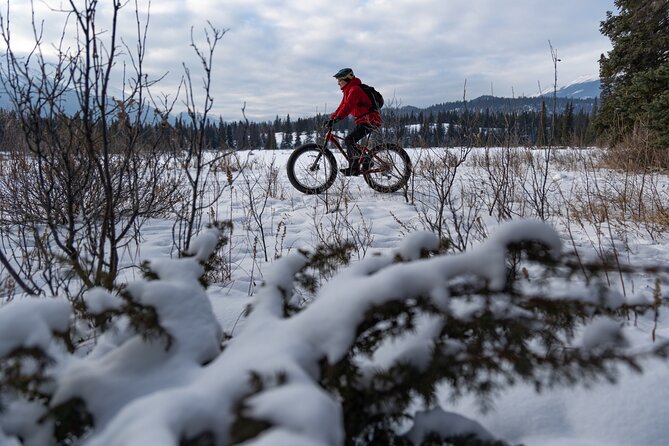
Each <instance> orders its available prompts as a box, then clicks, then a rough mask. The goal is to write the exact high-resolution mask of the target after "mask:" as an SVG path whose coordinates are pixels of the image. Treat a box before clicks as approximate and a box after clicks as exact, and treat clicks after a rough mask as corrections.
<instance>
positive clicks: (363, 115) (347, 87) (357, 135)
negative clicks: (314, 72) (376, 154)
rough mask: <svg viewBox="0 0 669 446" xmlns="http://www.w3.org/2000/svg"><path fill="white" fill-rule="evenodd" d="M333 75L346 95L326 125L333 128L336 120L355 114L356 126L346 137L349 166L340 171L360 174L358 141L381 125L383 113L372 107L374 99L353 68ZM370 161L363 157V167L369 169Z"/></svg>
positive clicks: (350, 174)
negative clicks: (363, 86) (365, 90)
mask: <svg viewBox="0 0 669 446" xmlns="http://www.w3.org/2000/svg"><path fill="white" fill-rule="evenodd" d="M333 77H335V78H337V83H338V84H339V88H341V91H342V92H343V93H344V97H343V98H342V100H341V103H340V104H339V107H337V110H335V112H334V113H332V115H331V116H330V119H328V120H327V121H326V122H325V125H326V126H327V127H328V128H329V129H332V126H333V125H334V124H335V122H337V121H340V120H342V119H345V118H346V117H347V116H348V115H353V117H354V118H355V128H354V129H353V130H352V131H351V132H350V133H349V134H348V136H346V138H345V139H344V142H345V143H346V151H347V153H348V157H349V166H348V168H346V169H340V172H341V173H343V174H344V175H347V176H353V175H360V151H359V150H358V149H357V148H356V143H357V142H358V141H360V140H361V139H362V138H364V137H365V136H367V135H369V134H370V133H372V131H374V130H375V129H376V128H378V127H381V123H382V121H381V114H380V113H379V111H378V110H374V109H373V108H372V101H370V99H369V97H368V96H367V94H366V93H365V92H364V91H363V90H362V88H360V84H361V83H362V81H361V80H360V79H359V78H357V77H355V75H354V74H353V70H352V69H350V68H342V69H341V70H339V71H337V73H336V74H335V75H334V76H333ZM368 163H369V160H367V159H363V165H362V168H363V169H368V168H369V165H368Z"/></svg>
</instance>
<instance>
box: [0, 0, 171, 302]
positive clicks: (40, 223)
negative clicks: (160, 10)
mask: <svg viewBox="0 0 669 446" xmlns="http://www.w3.org/2000/svg"><path fill="white" fill-rule="evenodd" d="M126 6H127V3H121V2H114V3H113V5H112V7H111V9H110V14H111V18H112V20H111V24H110V25H109V26H108V28H107V29H104V30H102V29H101V28H102V25H101V21H100V20H99V19H98V18H97V16H96V12H97V11H96V9H97V3H96V2H94V3H93V4H92V5H91V6H90V7H89V8H86V9H79V8H78V7H77V6H76V5H75V4H74V3H73V2H71V3H69V9H67V10H64V11H62V12H63V17H64V19H65V23H66V22H67V20H68V19H67V18H70V19H71V20H70V23H74V24H75V26H76V31H75V32H76V35H75V36H73V37H74V38H73V39H71V41H70V39H69V36H67V32H68V30H69V29H70V28H68V25H67V24H64V25H63V34H62V38H61V40H60V41H59V42H56V44H55V46H56V51H55V55H53V54H54V51H53V48H51V44H50V43H49V44H47V43H45V42H44V41H42V38H41V34H40V29H39V25H38V24H37V23H35V22H33V31H34V36H35V46H34V48H33V51H32V52H31V53H30V54H29V55H28V56H27V57H24V58H22V57H19V56H18V55H17V53H16V52H15V51H14V42H13V41H12V39H11V32H10V27H9V21H8V20H5V19H6V17H3V18H2V20H1V25H2V27H1V29H0V34H1V36H2V39H3V41H4V43H5V45H6V48H7V51H6V53H5V61H4V64H2V70H1V72H0V80H1V81H2V83H3V85H4V87H5V90H6V91H7V92H8V94H9V97H10V100H11V102H12V103H13V104H14V105H15V107H16V108H17V110H18V111H17V119H18V122H19V124H20V128H21V132H22V134H23V137H24V141H25V146H26V148H27V150H25V151H16V152H14V153H13V154H12V159H11V162H10V164H9V165H8V169H10V171H9V174H8V175H7V176H6V177H5V180H6V181H4V182H3V183H2V186H1V187H2V191H0V193H1V194H3V197H4V198H8V197H13V198H10V199H9V200H7V201H5V200H3V204H2V206H3V210H2V212H1V213H2V215H3V217H4V218H5V219H6V221H5V224H6V227H5V229H6V230H5V231H4V232H3V233H2V235H3V236H4V237H5V243H6V244H9V245H11V246H14V247H15V248H16V249H17V250H18V251H19V252H20V254H19V255H17V256H16V257H15V259H14V260H15V262H14V263H13V265H12V268H15V269H16V271H22V272H25V271H26V270H27V269H28V268H29V267H27V266H25V265H24V264H23V263H24V262H29V261H32V258H34V257H35V256H38V257H39V258H40V259H42V260H43V263H42V264H43V265H46V264H55V265H60V266H61V267H62V268H60V269H56V268H54V267H51V268H52V269H51V270H50V271H48V272H45V274H43V276H44V275H46V276H48V277H42V280H40V282H42V283H37V281H36V282H35V283H34V285H36V288H37V290H39V291H40V292H42V285H44V283H43V282H44V281H46V282H47V283H46V286H47V287H49V288H51V289H52V290H58V289H61V288H65V289H66V291H67V292H68V293H74V294H76V293H78V291H77V290H76V287H75V288H72V289H70V288H69V285H68V283H69V280H70V279H71V278H76V280H77V281H79V282H80V283H81V284H83V286H84V288H89V287H92V286H103V287H106V288H111V287H113V285H114V281H115V279H116V277H117V275H118V274H119V271H120V269H121V268H122V267H123V265H121V263H120V262H121V261H120V253H121V252H122V251H123V250H125V249H126V248H127V246H128V243H129V242H130V241H131V240H133V239H136V238H137V237H138V236H139V233H140V229H141V227H142V224H143V222H144V221H145V219H146V218H149V217H153V216H160V215H164V212H166V211H167V209H168V208H169V206H170V205H171V203H173V200H174V198H173V193H175V192H176V189H177V188H176V184H175V178H174V177H172V176H170V175H169V174H168V172H167V170H166V166H167V164H168V163H166V155H164V154H162V153H160V152H159V150H158V149H159V147H160V145H161V144H162V140H161V136H160V135H159V134H158V135H153V136H150V135H149V132H148V130H147V128H148V126H146V125H145V124H146V123H148V122H149V121H150V120H151V119H156V120H159V119H161V118H160V116H157V115H152V112H151V110H152V107H150V104H149V103H148V102H147V91H148V88H149V87H150V86H151V85H152V84H153V81H152V80H150V79H149V78H148V77H147V75H146V74H145V73H144V71H143V65H142V63H143V59H144V55H145V52H146V46H145V39H146V28H145V27H143V26H142V20H143V18H142V14H141V13H140V11H139V10H138V9H137V5H135V9H134V11H133V12H134V14H133V15H134V18H135V19H136V21H137V27H136V35H135V36H133V37H132V38H133V39H134V40H135V44H134V45H132V46H131V45H127V44H126V43H125V42H126V41H125V40H124V39H122V36H120V35H119V32H118V31H119V30H118V21H119V17H120V15H121V12H122V10H123V9H124V8H125V7H126ZM146 18H147V20H148V13H147V16H146ZM103 31H104V32H103ZM47 46H48V48H47ZM102 48H104V51H102V50H101V49H102ZM121 61H125V63H123V64H121ZM118 66H123V67H124V71H123V73H122V75H121V74H120V73H117V70H118V69H115V67H118ZM118 78H120V79H122V82H123V85H122V88H121V90H122V91H123V94H122V97H120V98H112V97H111V91H110V86H111V84H112V80H113V79H118ZM68 95H69V97H70V99H71V98H72V97H73V96H74V97H76V100H77V105H78V111H77V112H76V113H72V112H68V110H67V109H66V105H67V102H66V97H67V96H68ZM10 179H11V180H12V181H10ZM26 225H27V227H25V226H26ZM19 226H22V227H23V231H24V234H25V237H24V238H21V239H17V238H12V237H11V236H8V234H12V232H13V231H14V230H15V229H16V228H18V227H19ZM8 237H9V238H8ZM15 243H18V245H15ZM35 251H38V253H37V254H36V253H35ZM31 280H33V279H32V278H31ZM24 291H25V292H31V291H35V290H30V289H24Z"/></svg>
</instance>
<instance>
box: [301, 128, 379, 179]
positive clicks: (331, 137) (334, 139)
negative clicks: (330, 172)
mask: <svg viewBox="0 0 669 446" xmlns="http://www.w3.org/2000/svg"><path fill="white" fill-rule="evenodd" d="M343 140H344V138H343V137H342V136H338V135H335V134H334V133H333V132H332V129H330V130H328V132H327V133H326V134H325V138H324V142H323V148H324V149H327V147H328V143H329V142H331V143H332V144H333V145H334V146H335V147H336V148H337V149H338V150H339V153H341V154H342V155H343V156H344V158H346V160H347V161H348V162H349V163H350V162H351V161H353V160H355V159H356V158H351V157H350V156H348V153H347V152H346V150H345V149H344V148H343V144H341V143H340V141H343ZM367 140H369V136H367ZM355 146H356V147H357V149H358V150H359V151H360V156H359V157H357V159H358V161H359V162H360V166H362V160H363V158H364V157H365V155H366V154H368V153H369V152H370V149H369V147H367V145H366V144H356V145H355ZM319 159H320V156H318V157H317V159H316V162H315V163H314V165H315V164H316V163H318V160H319ZM382 171H383V168H379V167H378V165H377V167H376V168H371V169H367V170H361V172H360V173H362V174H368V173H373V172H382Z"/></svg>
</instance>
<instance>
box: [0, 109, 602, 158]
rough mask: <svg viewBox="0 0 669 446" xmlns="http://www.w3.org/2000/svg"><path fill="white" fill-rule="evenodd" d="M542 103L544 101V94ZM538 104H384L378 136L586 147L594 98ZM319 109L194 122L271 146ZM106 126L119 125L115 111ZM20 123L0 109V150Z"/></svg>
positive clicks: (170, 130)
mask: <svg viewBox="0 0 669 446" xmlns="http://www.w3.org/2000/svg"><path fill="white" fill-rule="evenodd" d="M548 102H550V100H549V101H548ZM540 104H541V106H540V108H539V109H538V110H527V109H525V110H501V109H499V108H495V107H479V108H471V109H469V108H467V105H466V103H465V104H464V106H463V107H460V108H457V109H450V110H446V109H441V110H439V111H436V110H434V109H432V110H430V111H428V110H427V109H426V110H420V109H416V110H413V109H411V110H410V111H408V112H407V111H404V110H402V109H396V108H391V109H387V110H384V111H383V113H382V114H383V117H384V126H383V128H382V131H381V133H382V136H383V138H384V139H392V140H394V141H397V142H399V143H400V144H402V145H404V146H408V147H440V146H463V145H467V146H499V145H503V146H541V147H543V146H549V145H553V146H576V147H585V146H592V145H594V144H595V143H596V141H597V133H596V131H595V128H594V123H595V120H596V118H597V110H598V109H597V100H596V99H595V100H594V106H593V105H592V104H593V101H591V102H590V103H589V104H590V106H589V107H585V106H583V103H582V101H578V102H577V105H578V108H577V106H575V103H574V101H573V100H569V101H566V102H565V103H564V105H563V106H562V108H561V109H558V110H556V111H555V113H553V111H552V110H551V105H550V104H547V101H545V100H543V99H542V100H541V103H540ZM326 119H327V116H326V115H320V114H319V115H315V116H312V117H308V118H297V119H294V120H293V119H291V117H290V115H287V116H285V117H283V118H282V117H279V116H277V117H276V118H275V119H274V120H273V121H264V122H253V121H246V120H240V121H232V122H229V121H224V120H223V119H222V118H220V117H219V118H209V119H207V120H206V122H205V123H204V124H203V128H202V129H201V131H202V134H203V138H204V141H205V144H206V147H207V148H208V149H211V150H249V149H253V150H275V149H291V148H293V147H295V146H297V145H300V144H303V143H306V142H313V141H314V140H315V139H317V138H318V136H319V135H320V132H322V124H323V121H325V120H326ZM111 125H112V126H119V125H121V118H120V117H118V116H117V117H115V118H114V119H113V120H112V123H111ZM141 125H142V126H143V129H142V131H141V132H140V134H141V135H142V138H145V139H146V140H147V141H154V140H155V139H156V137H157V136H161V139H162V140H163V141H164V143H165V150H171V149H179V148H183V147H185V146H186V144H187V143H188V141H189V135H191V134H192V132H193V122H192V120H190V119H188V118H186V117H184V116H183V115H178V116H176V117H175V118H173V119H169V120H162V121H161V120H158V121H153V122H143V123H142V124H141ZM353 125H354V123H353V120H352V119H350V118H349V119H348V120H344V121H342V122H341V123H339V124H338V125H337V126H336V127H335V129H336V130H338V131H342V132H346V131H349V130H351V129H352V128H353ZM21 144H22V142H21V130H20V122H19V117H18V116H17V114H16V112H13V111H8V110H0V150H5V151H7V150H11V149H12V148H15V147H17V146H20V145H21Z"/></svg>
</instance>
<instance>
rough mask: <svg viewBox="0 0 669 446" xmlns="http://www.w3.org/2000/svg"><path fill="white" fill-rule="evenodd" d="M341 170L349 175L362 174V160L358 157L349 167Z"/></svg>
mask: <svg viewBox="0 0 669 446" xmlns="http://www.w3.org/2000/svg"><path fill="white" fill-rule="evenodd" d="M339 171H340V172H341V173H342V174H343V175H345V176H347V177H355V176H358V175H360V161H358V160H357V159H355V160H353V161H351V162H350V163H349V165H348V167H347V168H345V169H339Z"/></svg>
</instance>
